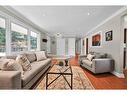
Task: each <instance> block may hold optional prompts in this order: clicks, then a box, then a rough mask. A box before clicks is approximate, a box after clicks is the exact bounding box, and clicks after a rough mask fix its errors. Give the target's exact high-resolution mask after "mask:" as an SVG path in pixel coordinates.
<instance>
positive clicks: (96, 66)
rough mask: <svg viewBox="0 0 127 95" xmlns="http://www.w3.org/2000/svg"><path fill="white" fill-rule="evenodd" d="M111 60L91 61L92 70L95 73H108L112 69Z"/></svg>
mask: <svg viewBox="0 0 127 95" xmlns="http://www.w3.org/2000/svg"><path fill="white" fill-rule="evenodd" d="M113 63H114V62H113V59H109V58H105V59H93V60H92V69H93V70H94V72H95V73H100V72H101V73H103V72H110V71H113V69H114V64H113Z"/></svg>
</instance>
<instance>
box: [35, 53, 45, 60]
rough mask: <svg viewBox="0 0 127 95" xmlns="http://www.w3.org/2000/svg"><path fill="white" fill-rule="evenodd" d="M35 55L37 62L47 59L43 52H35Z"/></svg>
mask: <svg viewBox="0 0 127 95" xmlns="http://www.w3.org/2000/svg"><path fill="white" fill-rule="evenodd" d="M35 54H36V57H37V61H41V60H45V59H46V58H47V57H46V54H45V51H39V52H35Z"/></svg>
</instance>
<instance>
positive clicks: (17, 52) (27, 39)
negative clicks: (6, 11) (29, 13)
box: [10, 21, 29, 54]
mask: <svg viewBox="0 0 127 95" xmlns="http://www.w3.org/2000/svg"><path fill="white" fill-rule="evenodd" d="M12 23H13V24H16V25H18V26H20V27H23V28H25V27H24V26H23V25H20V24H19V23H15V22H13V21H11V22H10V40H11V43H12V35H11V32H12V29H11V24H12ZM25 29H26V30H27V51H28V47H29V46H28V28H25ZM17 32H18V31H17ZM11 43H10V46H11ZM10 50H11V51H10V52H11V53H14V54H15V53H20V52H21V53H22V52H25V51H12V47H11V49H10Z"/></svg>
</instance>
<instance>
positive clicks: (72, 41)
mask: <svg viewBox="0 0 127 95" xmlns="http://www.w3.org/2000/svg"><path fill="white" fill-rule="evenodd" d="M68 55H71V56H75V38H68Z"/></svg>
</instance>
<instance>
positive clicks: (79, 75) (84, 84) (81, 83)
mask: <svg viewBox="0 0 127 95" xmlns="http://www.w3.org/2000/svg"><path fill="white" fill-rule="evenodd" d="M72 72H73V89H74V90H85V89H86V90H90V89H94V87H93V85H92V84H91V82H90V81H89V79H88V78H87V76H86V75H85V73H84V72H83V70H82V69H81V68H80V67H78V66H72ZM56 77H57V75H49V81H52V80H53V79H55V78H56ZM66 78H67V80H68V81H69V82H70V81H71V78H70V76H68V75H66ZM36 89H38V90H45V89H46V77H44V78H43V79H42V80H41V82H40V83H39V85H38V86H37V87H36ZM53 89H54V90H62V89H63V90H70V87H69V86H68V84H67V83H66V81H65V80H64V78H63V77H62V76H61V77H59V78H58V79H57V80H56V81H55V82H53V83H52V84H51V85H50V86H49V87H48V90H53Z"/></svg>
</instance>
